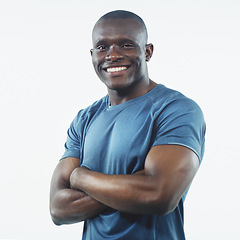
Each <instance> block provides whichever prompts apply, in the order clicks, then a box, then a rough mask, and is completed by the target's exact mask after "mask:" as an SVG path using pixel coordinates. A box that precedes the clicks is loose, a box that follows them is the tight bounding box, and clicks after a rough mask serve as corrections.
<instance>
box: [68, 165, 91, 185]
mask: <svg viewBox="0 0 240 240" xmlns="http://www.w3.org/2000/svg"><path fill="white" fill-rule="evenodd" d="M89 172H90V170H89V169H88V168H86V167H83V166H82V167H78V168H75V169H74V170H73V171H72V173H71V175H70V187H71V188H72V189H77V190H81V189H79V185H81V183H82V181H81V180H83V179H85V178H86V176H87V174H88V173H89Z"/></svg>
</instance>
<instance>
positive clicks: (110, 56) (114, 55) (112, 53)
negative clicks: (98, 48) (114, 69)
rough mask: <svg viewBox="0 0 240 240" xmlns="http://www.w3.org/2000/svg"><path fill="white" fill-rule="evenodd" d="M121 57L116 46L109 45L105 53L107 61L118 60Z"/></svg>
mask: <svg viewBox="0 0 240 240" xmlns="http://www.w3.org/2000/svg"><path fill="white" fill-rule="evenodd" d="M122 58H123V55H122V54H121V53H120V51H119V50H118V49H117V47H116V46H111V47H110V48H109V50H108V53H107V55H106V60H107V61H109V62H118V61H120V60H121V59H122Z"/></svg>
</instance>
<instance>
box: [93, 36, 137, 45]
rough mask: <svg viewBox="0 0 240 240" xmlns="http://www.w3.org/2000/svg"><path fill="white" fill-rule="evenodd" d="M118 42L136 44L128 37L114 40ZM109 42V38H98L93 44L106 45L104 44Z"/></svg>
mask: <svg viewBox="0 0 240 240" xmlns="http://www.w3.org/2000/svg"><path fill="white" fill-rule="evenodd" d="M110 41H112V40H110ZM116 42H117V43H118V44H123V43H126V42H128V43H133V44H137V43H136V42H135V41H134V40H133V39H130V38H126V37H125V38H121V39H118V40H117V41H116ZM108 43H109V40H108V39H100V40H98V41H96V42H95V43H94V46H98V45H106V44H108Z"/></svg>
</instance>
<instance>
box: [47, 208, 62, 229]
mask: <svg viewBox="0 0 240 240" xmlns="http://www.w3.org/2000/svg"><path fill="white" fill-rule="evenodd" d="M50 215H51V218H52V221H53V223H54V224H55V225H56V226H61V225H62V224H64V223H63V219H62V218H61V217H60V214H59V213H58V211H57V210H56V209H54V208H50Z"/></svg>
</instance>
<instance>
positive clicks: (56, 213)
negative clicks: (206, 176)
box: [50, 11, 205, 240]
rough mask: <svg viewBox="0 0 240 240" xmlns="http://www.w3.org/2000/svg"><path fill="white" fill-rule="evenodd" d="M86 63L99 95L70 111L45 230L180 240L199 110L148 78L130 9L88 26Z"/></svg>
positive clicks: (195, 160) (196, 151)
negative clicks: (100, 86)
mask: <svg viewBox="0 0 240 240" xmlns="http://www.w3.org/2000/svg"><path fill="white" fill-rule="evenodd" d="M92 39H93V49H91V56H92V63H93V66H94V69H95V71H96V73H97V75H98V77H99V78H100V80H101V81H102V82H103V83H104V84H105V85H106V86H107V90H108V94H107V96H105V97H103V98H102V99H100V100H98V101H96V102H95V103H93V104H92V105H91V106H89V107H87V108H86V109H83V110H81V111H79V113H78V114H77V116H76V117H75V119H74V120H73V122H72V123H71V126H70V128H69V130H68V137H67V141H66V144H65V153H64V155H63V156H62V159H61V161H60V162H59V163H58V165H57V167H56V169H55V171H54V173H53V177H52V182H51V192H50V211H51V215H52V219H53V221H54V223H55V224H57V225H61V224H71V223H76V222H80V221H85V222H84V231H83V239H93V240H101V239H119V240H120V239H123V240H134V239H150V240H151V239H158V240H183V239H185V234H184V226H183V203H184V200H185V197H186V194H187V191H188V188H189V186H190V184H191V182H192V180H193V178H194V176H195V174H196V172H197V170H198V167H199V164H200V163H201V161H202V157H203V153H204V142H205V141H204V137H205V122H204V118H203V114H202V111H201V109H200V108H199V106H198V105H197V104H196V103H195V102H194V101H192V100H191V99H189V98H187V97H185V96H184V95H183V94H181V93H179V92H178V91H175V90H171V89H169V88H167V87H165V86H164V85H162V84H157V83H155V82H154V81H152V80H151V79H150V78H149V75H148V69H147V62H148V61H149V60H150V59H151V56H152V53H153V45H152V44H147V29H146V26H145V24H144V22H143V20H142V19H141V18H140V17H139V16H137V15H135V14H134V13H131V12H127V11H113V12H110V13H107V14H106V15H104V16H103V17H101V18H100V19H99V20H98V21H97V23H96V24H95V26H94V29H93V34H92Z"/></svg>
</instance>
